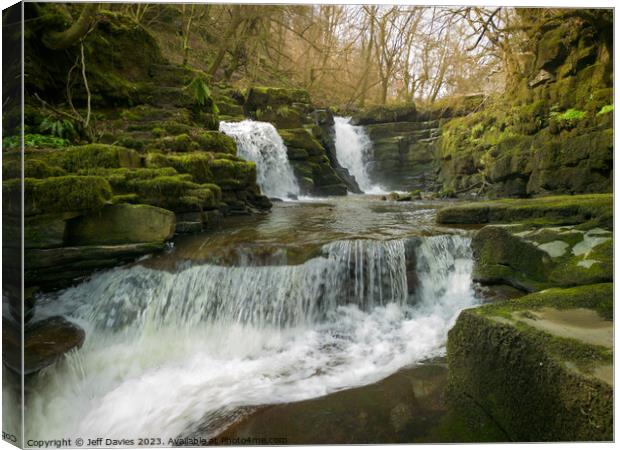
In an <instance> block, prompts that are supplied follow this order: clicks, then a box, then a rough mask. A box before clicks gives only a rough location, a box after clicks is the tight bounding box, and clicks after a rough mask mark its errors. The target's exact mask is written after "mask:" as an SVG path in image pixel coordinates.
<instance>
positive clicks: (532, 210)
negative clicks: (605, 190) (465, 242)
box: [437, 194, 613, 229]
mask: <svg viewBox="0 0 620 450" xmlns="http://www.w3.org/2000/svg"><path fill="white" fill-rule="evenodd" d="M437 222H438V223H462V224H466V223H476V224H484V223H508V224H510V223H516V222H528V223H532V224H539V225H541V226H542V225H571V224H582V223H584V222H586V223H588V224H589V225H590V226H592V227H593V226H595V225H600V226H602V227H604V228H609V229H611V228H612V227H613V196H612V195H611V194H591V195H572V196H549V197H539V198H533V199H503V200H494V201H487V202H475V203H464V204H455V205H451V206H448V207H445V208H443V209H441V210H440V211H439V212H438V213H437Z"/></svg>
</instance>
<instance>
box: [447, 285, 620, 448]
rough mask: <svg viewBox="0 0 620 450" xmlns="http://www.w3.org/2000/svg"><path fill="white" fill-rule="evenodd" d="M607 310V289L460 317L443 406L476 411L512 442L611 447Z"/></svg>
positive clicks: (564, 293) (452, 336)
mask: <svg viewBox="0 0 620 450" xmlns="http://www.w3.org/2000/svg"><path fill="white" fill-rule="evenodd" d="M612 311H613V286H612V284H611V283H607V284H598V285H587V286H582V287H578V288H572V289H550V290H547V291H544V292H541V293H536V294H531V295H527V296H525V297H521V298H519V299H514V300H510V301H506V302H502V303H498V304H492V305H488V306H483V307H480V308H474V309H469V310H465V311H463V312H462V313H461V314H460V316H459V318H458V320H457V322H456V325H455V326H454V328H453V329H452V330H450V332H449V334H448V345H447V356H448V365H449V380H448V382H449V387H448V399H449V402H450V403H451V404H452V405H453V407H455V408H458V409H459V410H460V411H463V412H465V413H467V411H468V410H469V408H471V407H472V406H474V405H475V406H477V407H480V408H482V409H483V410H484V411H485V412H486V414H488V415H489V416H490V417H492V418H493V420H494V422H496V423H497V424H498V425H499V426H500V427H501V428H502V429H503V430H504V431H505V432H506V434H507V435H508V437H509V439H510V440H512V441H522V442H531V441H594V440H611V439H612V436H613V388H612V386H611V384H612V382H613V381H612V373H613V372H612V363H613V354H612V345H613V338H612V336H613V323H612V322H611V320H609V319H611V315H612ZM593 330H597V331H596V333H594V332H593Z"/></svg>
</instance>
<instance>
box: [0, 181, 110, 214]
mask: <svg viewBox="0 0 620 450" xmlns="http://www.w3.org/2000/svg"><path fill="white" fill-rule="evenodd" d="M22 189H23V195H24V210H23V213H24V214H25V215H26V216H30V215H35V214H45V213H61V212H66V211H91V210H96V209H100V208H102V207H103V206H104V205H105V204H106V203H107V202H108V200H110V199H111V198H112V189H111V188H110V185H109V183H108V182H107V181H106V180H105V179H104V178H102V177H96V176H75V175H67V176H62V177H55V178H46V179H35V178H25V179H24V180H23V186H22V182H21V180H19V179H16V180H9V181H5V182H3V183H2V191H3V195H4V198H5V201H4V205H5V208H6V212H8V213H9V214H20V212H21V195H22Z"/></svg>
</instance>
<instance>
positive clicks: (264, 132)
mask: <svg viewBox="0 0 620 450" xmlns="http://www.w3.org/2000/svg"><path fill="white" fill-rule="evenodd" d="M220 131H221V132H222V133H225V134H227V135H228V136H230V137H232V138H233V139H234V140H235V142H236V143H237V150H238V155H239V156H240V157H242V158H244V159H247V160H249V161H254V162H255V163H256V172H257V178H258V180H257V181H258V184H259V186H260V188H261V191H262V192H263V194H265V195H267V196H268V197H277V198H281V199H285V198H291V197H296V196H298V195H299V186H298V184H297V179H296V178H295V174H294V173H293V169H292V167H291V164H290V163H289V160H288V156H287V153H286V146H285V145H284V142H283V141H282V138H281V137H280V135H279V134H278V131H277V130H276V129H275V127H274V126H273V125H271V124H270V123H267V122H255V121H253V120H244V121H242V122H220Z"/></svg>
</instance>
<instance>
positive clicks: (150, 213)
mask: <svg viewBox="0 0 620 450" xmlns="http://www.w3.org/2000/svg"><path fill="white" fill-rule="evenodd" d="M174 229H175V216H174V214H173V213H172V212H170V211H167V210H165V209H162V208H156V207H153V206H147V205H110V206H106V207H104V208H102V209H101V210H99V211H97V212H95V213H92V214H87V215H84V216H80V217H77V218H75V219H71V220H69V221H68V224H67V235H68V240H67V244H68V245H117V244H131V243H139V242H164V241H167V240H168V239H170V238H171V237H172V235H173V234H174Z"/></svg>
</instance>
